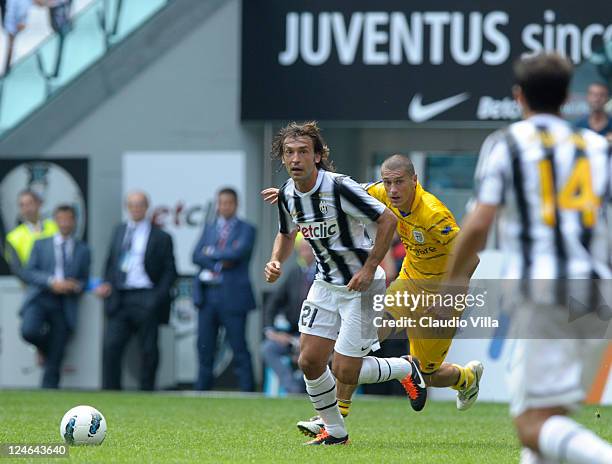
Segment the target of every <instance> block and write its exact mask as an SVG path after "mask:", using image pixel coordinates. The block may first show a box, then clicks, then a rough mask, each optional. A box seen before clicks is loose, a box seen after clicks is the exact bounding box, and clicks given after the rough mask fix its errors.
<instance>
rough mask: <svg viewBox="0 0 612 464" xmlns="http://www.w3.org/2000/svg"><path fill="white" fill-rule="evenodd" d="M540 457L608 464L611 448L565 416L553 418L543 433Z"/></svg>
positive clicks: (546, 423) (582, 463) (577, 462)
mask: <svg viewBox="0 0 612 464" xmlns="http://www.w3.org/2000/svg"><path fill="white" fill-rule="evenodd" d="M538 447H539V448H540V454H541V455H542V456H544V457H545V458H547V459H551V460H553V459H554V460H556V461H560V462H568V463H570V464H609V463H611V462H612V446H610V444H609V443H608V442H607V441H605V440H602V439H601V438H599V437H598V436H597V435H595V434H594V433H593V432H591V431H590V430H588V429H586V428H584V427H582V426H581V425H579V424H577V423H576V422H574V421H573V420H572V419H570V418H568V417H565V416H552V417H551V418H549V419H548V420H547V421H546V422H544V425H542V429H541V430H540V436H539V437H538Z"/></svg>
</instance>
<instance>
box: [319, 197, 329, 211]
mask: <svg viewBox="0 0 612 464" xmlns="http://www.w3.org/2000/svg"><path fill="white" fill-rule="evenodd" d="M319 209H320V210H321V213H322V214H327V203H325V202H324V201H323V200H321V201H319Z"/></svg>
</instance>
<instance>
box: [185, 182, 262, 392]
mask: <svg viewBox="0 0 612 464" xmlns="http://www.w3.org/2000/svg"><path fill="white" fill-rule="evenodd" d="M237 207H238V195H237V193H236V191H235V190H234V189H231V188H224V189H222V190H220V191H219V193H218V194H217V217H216V219H215V221H214V222H212V223H209V224H207V225H206V226H205V227H204V232H203V233H202V237H201V238H200V240H199V242H198V244H197V245H196V247H195V250H194V252H193V263H194V264H196V265H198V266H199V267H200V272H199V273H198V275H196V278H195V282H194V287H193V289H194V290H193V302H194V304H195V305H196V306H197V307H198V308H199V314H198V355H199V364H200V366H199V373H198V379H197V381H196V385H195V388H196V389H197V390H210V389H211V388H212V385H213V380H214V379H213V364H214V359H215V349H216V345H217V332H218V331H219V327H220V326H223V327H225V333H226V336H227V339H228V341H229V344H230V346H231V348H232V351H233V353H234V368H235V371H234V372H235V374H236V377H237V379H238V383H239V386H240V389H241V390H242V391H253V389H254V384H253V368H252V365H251V354H250V353H249V350H248V348H247V343H246V338H245V331H246V319H247V313H248V312H249V311H250V310H251V309H253V308H255V299H254V297H253V290H252V288H251V281H250V279H249V261H250V259H251V253H252V251H253V245H254V243H255V228H254V227H253V226H251V225H250V224H248V223H246V222H244V221H241V220H240V219H238V218H237V217H236V209H237Z"/></svg>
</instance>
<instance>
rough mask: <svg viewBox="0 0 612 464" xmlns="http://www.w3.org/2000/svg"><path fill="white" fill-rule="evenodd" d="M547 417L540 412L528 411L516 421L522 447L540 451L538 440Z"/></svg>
mask: <svg viewBox="0 0 612 464" xmlns="http://www.w3.org/2000/svg"><path fill="white" fill-rule="evenodd" d="M546 418H547V416H546V415H542V414H540V413H539V412H538V411H535V410H531V411H526V412H524V413H523V414H521V415H520V416H518V417H516V418H515V419H514V425H515V427H516V433H517V436H518V439H519V441H520V442H521V445H523V446H525V447H527V448H530V449H532V450H534V451H538V439H539V436H540V430H541V428H542V424H543V423H544V421H545V420H546Z"/></svg>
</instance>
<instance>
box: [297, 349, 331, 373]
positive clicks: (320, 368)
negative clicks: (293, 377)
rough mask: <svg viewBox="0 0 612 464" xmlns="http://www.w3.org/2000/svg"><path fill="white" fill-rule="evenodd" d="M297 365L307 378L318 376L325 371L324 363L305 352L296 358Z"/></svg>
mask: <svg viewBox="0 0 612 464" xmlns="http://www.w3.org/2000/svg"><path fill="white" fill-rule="evenodd" d="M298 366H300V369H301V370H302V372H303V373H304V375H305V376H306V377H307V378H309V379H314V378H318V377H320V376H321V375H322V374H323V372H325V367H326V365H325V363H321V362H320V361H319V360H318V359H316V358H314V357H312V356H309V355H308V354H307V353H301V354H300V357H299V358H298Z"/></svg>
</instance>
